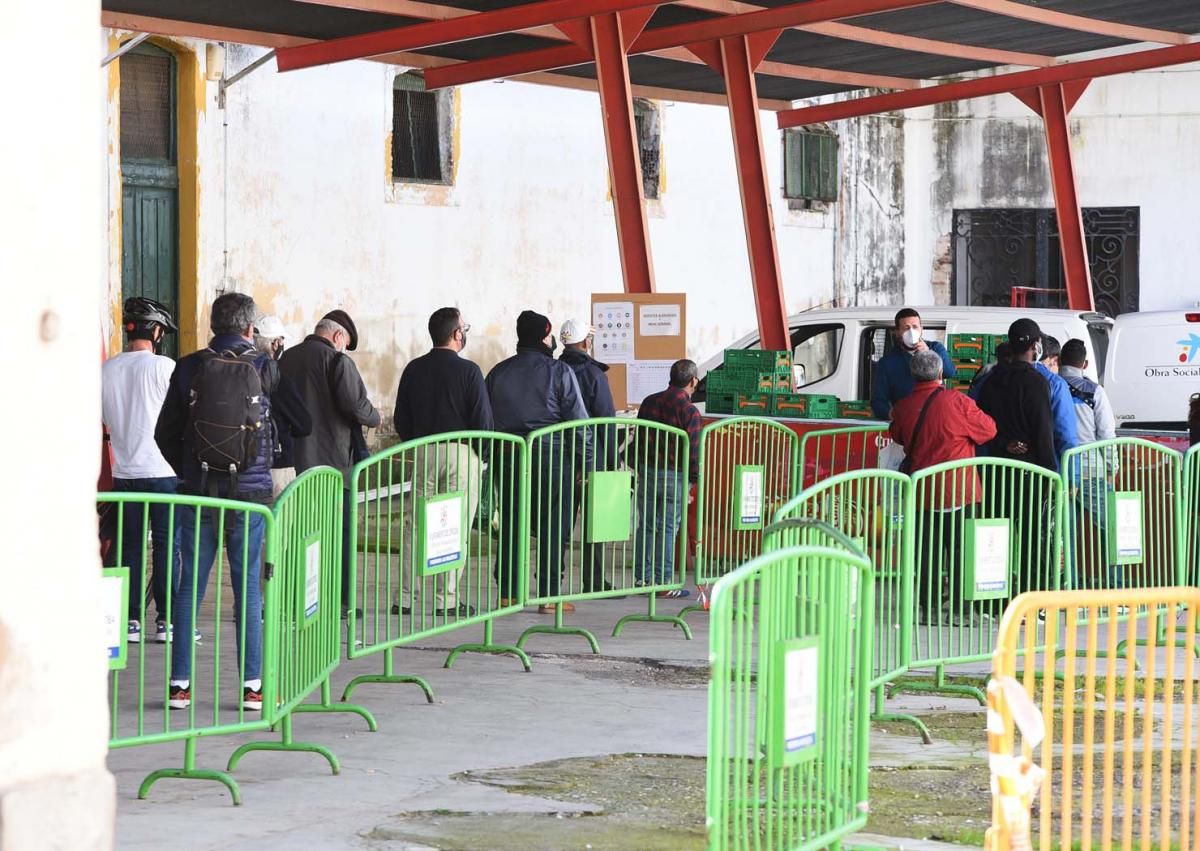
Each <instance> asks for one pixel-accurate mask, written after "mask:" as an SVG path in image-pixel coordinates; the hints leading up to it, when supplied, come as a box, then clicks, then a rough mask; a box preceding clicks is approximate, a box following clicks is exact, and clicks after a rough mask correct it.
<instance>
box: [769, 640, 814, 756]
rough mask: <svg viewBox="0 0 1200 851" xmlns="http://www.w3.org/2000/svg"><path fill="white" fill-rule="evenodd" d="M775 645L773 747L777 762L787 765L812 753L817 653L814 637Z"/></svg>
mask: <svg viewBox="0 0 1200 851" xmlns="http://www.w3.org/2000/svg"><path fill="white" fill-rule="evenodd" d="M777 648H778V649H777V655H776V665H775V667H776V676H777V677H778V679H777V680H776V683H777V686H776V687H777V688H778V689H779V691H778V692H777V693H776V695H777V696H776V697H775V698H774V699H773V701H772V702H773V703H774V704H775V705H776V706H778V707H781V708H780V709H779V710H778V712H779V716H778V717H779V722H778V727H777V729H776V737H775V750H776V756H777V758H778V760H779V762H780V763H781V764H783V765H788V764H791V763H795V762H801V761H803V760H805V759H810V758H812V757H814V756H816V747H817V724H818V719H819V716H818V713H819V711H820V697H821V695H820V682H821V680H820V656H821V652H820V643H819V641H818V639H816V638H802V639H797V640H794V641H784V642H781V643H780V644H779V645H777Z"/></svg>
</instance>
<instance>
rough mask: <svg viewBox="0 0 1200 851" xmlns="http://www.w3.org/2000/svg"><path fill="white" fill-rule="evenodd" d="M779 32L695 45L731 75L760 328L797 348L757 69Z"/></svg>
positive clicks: (770, 342) (774, 343) (768, 339)
mask: <svg viewBox="0 0 1200 851" xmlns="http://www.w3.org/2000/svg"><path fill="white" fill-rule="evenodd" d="M778 37H779V32H778V31H775V32H773V33H765V34H756V35H753V36H733V37H730V38H724V39H721V41H720V42H719V44H711V43H709V44H697V45H693V46H692V47H691V49H692V51H693V52H694V53H695V54H696V55H697V56H699V57H700V58H701V59H703V60H704V61H705V62H707V63H708V64H709V65H711V66H712V67H713V68H714V69H716V70H717V71H718V72H720V73H721V74H722V76H724V78H725V96H726V98H727V99H728V102H729V122H730V125H731V126H732V129H733V150H734V156H735V159H736V160H737V172H738V188H739V190H740V192H741V196H742V217H743V220H744V222H745V226H746V250H747V253H748V254H749V255H750V278H751V282H752V284H753V287H754V309H755V312H756V313H757V315H758V333H759V336H760V337H761V339H762V347H763V348H764V349H776V350H787V349H791V347H792V346H791V334H790V333H789V328H788V319H787V306H786V304H785V302H784V298H783V277H782V276H781V275H780V272H779V250H778V248H777V246H776V244H775V217H774V212H773V211H772V208H771V190H770V185H769V181H768V178H767V164H766V157H765V155H764V152H763V137H762V124H761V122H760V120H759V112H758V87H757V86H756V85H755V82H754V69H755V68H756V67H757V66H758V64H759V63H760V62H761V61H762V59H763V57H764V56H765V55H766V53H767V50H768V49H769V48H770V46H771V44H773V43H774V41H775V39H776V38H778Z"/></svg>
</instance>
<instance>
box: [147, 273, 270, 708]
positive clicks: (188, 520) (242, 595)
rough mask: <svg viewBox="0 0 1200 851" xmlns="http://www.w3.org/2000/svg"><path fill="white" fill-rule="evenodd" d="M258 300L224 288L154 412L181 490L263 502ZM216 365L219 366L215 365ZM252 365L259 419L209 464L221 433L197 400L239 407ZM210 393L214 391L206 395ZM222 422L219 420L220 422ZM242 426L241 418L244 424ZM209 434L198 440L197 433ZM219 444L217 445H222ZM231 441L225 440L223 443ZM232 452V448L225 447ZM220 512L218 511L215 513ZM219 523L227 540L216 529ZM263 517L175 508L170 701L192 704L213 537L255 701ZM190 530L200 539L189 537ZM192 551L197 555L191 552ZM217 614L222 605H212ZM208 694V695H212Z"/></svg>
mask: <svg viewBox="0 0 1200 851" xmlns="http://www.w3.org/2000/svg"><path fill="white" fill-rule="evenodd" d="M257 319H258V309H257V307H255V304H254V299H252V298H251V297H250V296H248V295H246V294H244V293H226V294H225V295H222V296H220V297H219V298H217V300H216V301H214V302H213V306H212V320H211V326H212V332H213V338H212V340H210V341H209V344H208V348H206V349H202V350H201V351H199V352H195V353H193V354H190V355H188V356H187V357H185V358H182V359H180V361H179V362H178V363H177V364H176V365H175V372H174V373H172V374H171V383H170V384H169V385H168V386H167V396H166V398H165V399H164V400H163V407H162V412H161V413H160V414H159V416H158V424H157V426H156V427H155V429H154V441H155V443H157V444H158V448H159V449H160V450H161V451H162V454H163V457H164V458H165V459H166V460H167V463H168V464H170V465H171V467H172V468H173V469H174V470H175V472H176V475H178V477H179V478H180V480H181V482H182V484H181V485H180V488H179V490H180V493H186V494H193V495H196V496H213V497H220V498H223V499H237V500H241V501H243V502H258V503H262V504H264V505H269V504H270V503H271V463H272V460H273V458H274V448H275V443H274V439H273V437H274V436H273V428H271V426H270V424H271V407H270V398H271V393H272V392H274V390H275V388H276V387H277V386H278V384H279V369H278V366H277V364H276V363H275V360H274V358H272V357H271V355H270V354H268V353H264V352H257V353H256V352H255V347H254V323H255V321H256V320H257ZM217 368H219V369H220V370H221V371H220V372H217V371H216V370H217ZM247 369H253V370H254V371H255V372H256V373H257V375H258V377H259V382H260V384H261V391H262V393H261V397H260V398H257V399H253V402H254V403H255V404H257V405H259V406H260V407H259V409H258V411H257V412H255V411H249V413H250V414H251V415H252V416H251V418H254V419H256V420H257V428H256V429H255V430H253V432H252V433H253V435H254V436H253V441H254V443H253V444H250V446H251V448H249V449H248V452H249V457H247V458H245V459H243V463H242V464H241V466H240V467H236V466H234V467H233V468H232V469H231V468H229V467H223V466H217V465H215V464H213V465H211V466H210V464H209V463H208V461H205V460H203V459H204V458H207V457H211V455H212V450H213V449H214V443H213V442H214V441H215V443H216V444H217V446H216V448H218V449H220V448H224V447H228V441H224V442H222V441H221V440H220V434H221V432H219V431H216V432H212V433H210V434H209V435H208V436H207V437H206V435H205V434H204V432H205V431H206V428H205V426H207V425H210V423H206V422H203V421H202V420H201V419H200V417H201V416H202V415H200V414H198V413H196V411H198V410H199V409H200V408H201V407H202V406H206V407H209V408H211V407H212V405H213V404H220V405H223V406H225V407H227V408H229V409H234V410H236V409H238V408H239V406H240V407H245V405H246V399H247V397H246V396H245V395H244V394H242V393H241V388H240V387H239V385H238V384H237V383H236V382H237V380H238V377H239V375H240V376H242V377H243V380H244V373H242V372H241V370H247ZM207 396H213V397H214V399H215V400H216V401H215V402H214V401H213V400H210V399H208V398H206V397H207ZM222 427H223V426H222ZM243 428H245V426H243ZM206 440H208V441H209V442H208V443H206V442H205V441H206ZM222 444H223V445H222ZM230 451H233V450H230ZM231 457H232V456H231ZM221 515H223V516H221ZM221 528H223V530H224V533H225V540H224V541H221V540H220V538H219V537H218V531H219V529H221ZM265 532H266V524H265V521H264V520H263V516H262V515H261V514H252V513H249V512H240V511H226V512H219V511H217V510H208V509H203V510H200V511H199V512H197V511H196V510H195V509H193V508H191V507H190V506H181V507H180V508H179V548H180V551H181V552H182V553H183V564H182V568H181V570H180V576H179V594H178V596H177V597H176V599H175V600H174V601H173V606H172V609H173V612H174V618H173V619H174V622H175V627H176V628H175V630H174V642H173V644H172V645H171V684H170V686H171V691H170V698H169V705H170V707H171V708H172V709H187V708H188V706H189V705H190V704H191V702H192V700H191V698H192V692H191V674H192V671H191V663H192V642H193V640H194V637H193V633H192V629H193V623H194V620H195V616H196V614H197V613H198V612H199V611H200V606H201V604H202V603H203V602H204V592H205V589H206V588H207V586H208V577H209V573H210V571H211V570H212V566H213V561H214V559H216V558H217V553H218V550H219V549H220V547H221V545H222V544H224V546H225V553H226V555H227V556H228V557H229V572H230V578H231V579H232V580H233V582H232V584H233V598H234V603H235V605H234V618H235V623H236V625H237V628H236V629H235V630H234V636H235V638H236V639H237V641H238V645H239V646H238V650H239V653H238V656H237V658H238V659H240V660H243V662H244V667H243V669H242V672H241V674H242V708H243V709H249V710H261V709H262V680H261V676H262V612H263V608H262V588H261V580H260V568H261V565H262V560H263V538H264V534H265ZM197 539H198V540H197ZM193 554H195V556H194V557H193ZM217 616H218V617H219V616H220V612H217ZM214 697H216V696H214Z"/></svg>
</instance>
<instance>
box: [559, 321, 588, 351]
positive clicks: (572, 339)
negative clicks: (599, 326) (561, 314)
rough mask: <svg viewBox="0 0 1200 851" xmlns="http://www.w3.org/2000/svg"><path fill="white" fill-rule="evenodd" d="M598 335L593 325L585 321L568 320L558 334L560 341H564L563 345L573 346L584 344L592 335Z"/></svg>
mask: <svg viewBox="0 0 1200 851" xmlns="http://www.w3.org/2000/svg"><path fill="white" fill-rule="evenodd" d="M595 333H596V329H595V328H593V327H592V324H591V323H590V322H588V321H587V320H584V319H568V320H567V321H566V322H564V323H563V324H562V328H561V329H560V330H559V332H558V336H559V339H561V340H562V341H563V345H564V346H567V345H571V344H572V343H582V342H583V341H584V340H586V339H587V338H588V337H590V336H591V335H592V334H595Z"/></svg>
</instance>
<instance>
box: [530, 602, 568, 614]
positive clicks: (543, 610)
mask: <svg viewBox="0 0 1200 851" xmlns="http://www.w3.org/2000/svg"><path fill="white" fill-rule="evenodd" d="M556 608H558V607H557V606H538V614H539V615H552V614H554V610H555V609H556ZM562 610H563V613H564V614H566V613H567V612H573V611H575V607H574V606H573V605H571V604H570V603H563V604H562Z"/></svg>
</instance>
